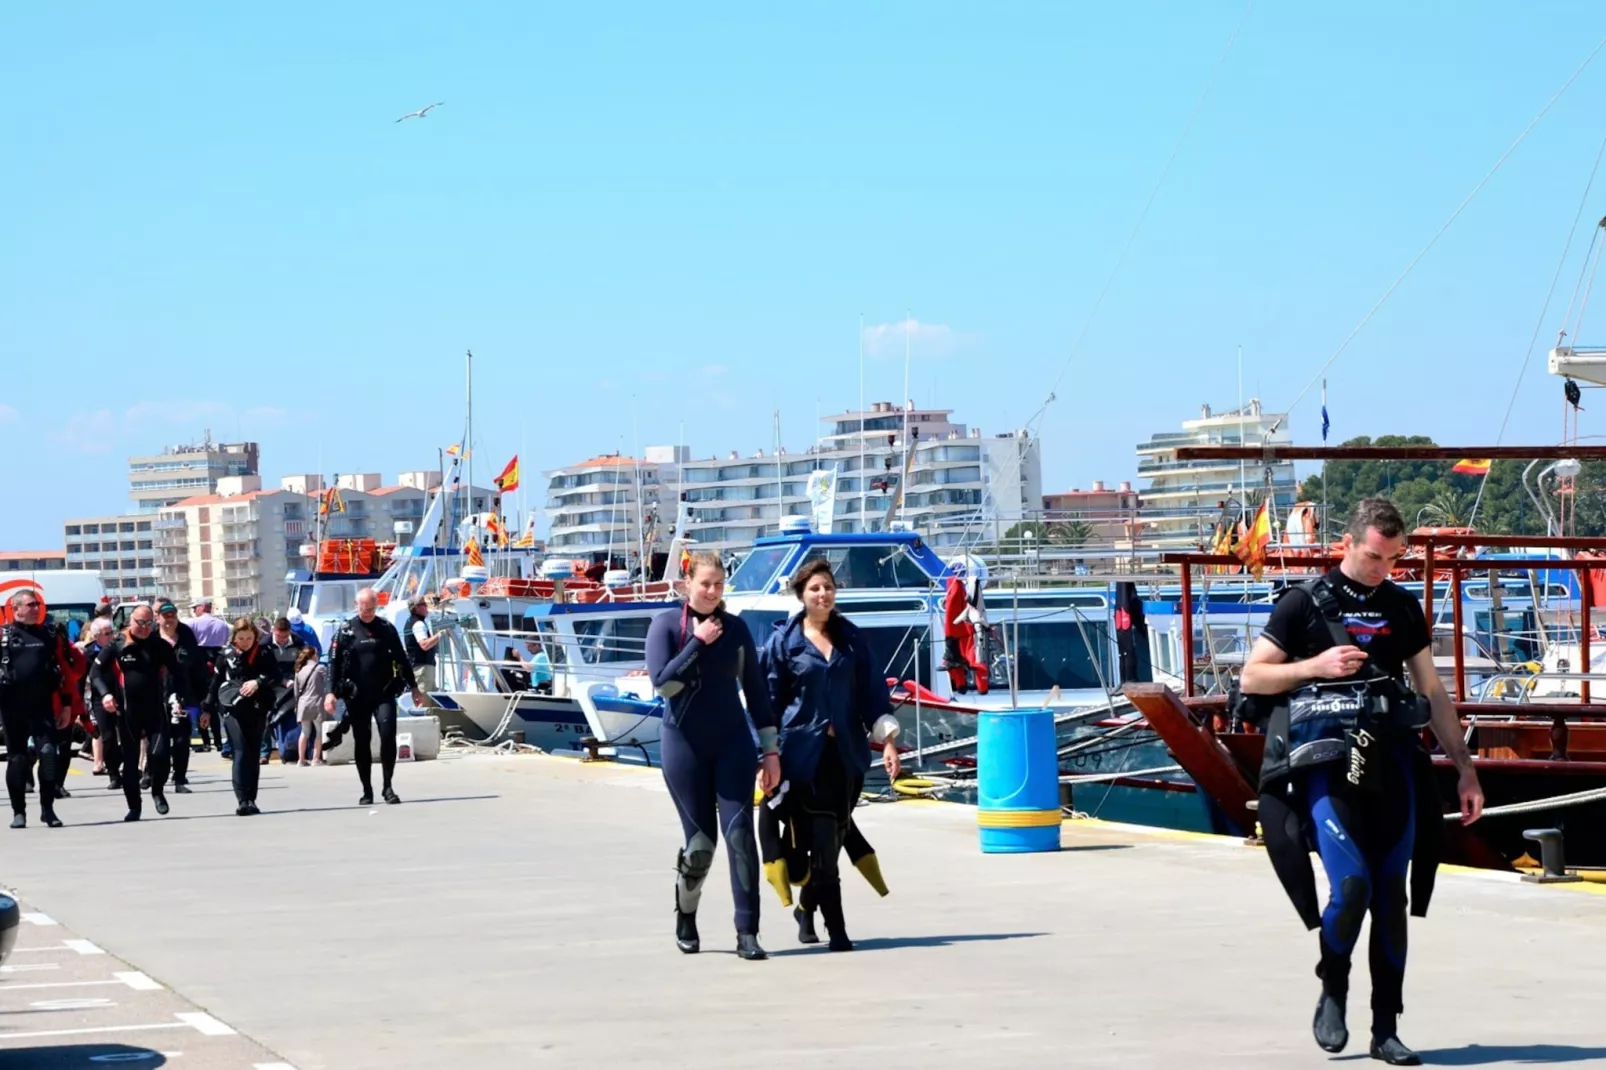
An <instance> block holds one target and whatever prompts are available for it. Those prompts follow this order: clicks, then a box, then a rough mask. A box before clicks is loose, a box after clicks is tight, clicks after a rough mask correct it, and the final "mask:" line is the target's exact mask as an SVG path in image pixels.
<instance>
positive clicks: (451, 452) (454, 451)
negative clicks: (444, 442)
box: [446, 442, 469, 458]
mask: <svg viewBox="0 0 1606 1070" xmlns="http://www.w3.org/2000/svg"><path fill="white" fill-rule="evenodd" d="M468 454H469V451H468V450H466V449H464V448H463V444H462V443H461V442H459V443H457V444H455V445H451V446H447V447H446V456H448V457H457V458H466V457H467V456H468Z"/></svg>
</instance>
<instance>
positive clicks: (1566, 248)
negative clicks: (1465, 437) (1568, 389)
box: [1467, 138, 1606, 527]
mask: <svg viewBox="0 0 1606 1070" xmlns="http://www.w3.org/2000/svg"><path fill="white" fill-rule="evenodd" d="M1603 156H1606V138H1602V139H1601V142H1600V148H1599V149H1598V150H1596V152H1595V164H1594V166H1593V167H1591V168H1590V169H1589V181H1588V182H1585V183H1584V192H1583V195H1582V196H1580V197H1579V198H1578V211H1576V212H1575V213H1573V221H1572V225H1571V226H1569V227H1568V228H1567V241H1566V242H1565V244H1563V245H1562V248H1561V258H1560V259H1558V260H1557V261H1556V271H1555V274H1553V275H1551V277H1550V289H1548V290H1546V291H1545V304H1544V307H1543V308H1541V309H1540V310H1539V318H1538V319H1537V320H1535V321H1534V329H1533V334H1532V335H1530V336H1529V338H1528V352H1527V353H1525V354H1524V355H1523V358H1522V367H1521V368H1519V369H1518V370H1517V382H1516V385H1514V386H1513V387H1512V388H1511V400H1510V401H1508V402H1506V414H1505V415H1504V416H1502V417H1501V418H1500V431H1499V432H1498V433H1497V434H1496V435H1495V437H1494V444H1495V445H1496V446H1499V445H1501V444H1502V443H1504V442H1505V438H1506V425H1508V424H1509V423H1511V414H1512V412H1513V411H1514V410H1515V409H1516V407H1517V392H1518V391H1519V390H1521V389H1522V380H1523V377H1524V376H1525V375H1527V374H1528V365H1529V364H1530V363H1532V362H1533V355H1534V347H1535V346H1536V345H1538V344H1539V332H1540V331H1542V330H1544V328H1545V319H1546V317H1547V316H1549V315H1550V302H1551V301H1552V300H1553V299H1554V298H1555V296H1556V284H1557V283H1559V282H1560V281H1561V272H1562V269H1563V268H1564V267H1565V266H1566V264H1567V254H1568V253H1570V252H1572V247H1573V237H1574V236H1575V235H1576V234H1577V233H1578V221H1579V220H1581V219H1582V218H1583V217H1584V207H1585V205H1587V204H1588V203H1589V191H1590V190H1591V189H1593V188H1594V186H1595V176H1596V174H1597V173H1598V172H1599V171H1600V161H1601V158H1602V157H1603ZM1599 237H1600V228H1599V227H1596V228H1595V230H1594V233H1593V234H1591V235H1590V239H1589V247H1590V252H1589V253H1585V254H1584V260H1585V262H1586V263H1587V262H1588V260H1589V256H1590V253H1593V251H1594V248H1595V243H1596V241H1597V240H1598V239H1599ZM1582 279H1583V275H1582V273H1580V275H1579V280H1580V282H1582ZM1577 301H1578V291H1577V289H1576V288H1575V289H1574V290H1573V300H1572V302H1570V303H1569V304H1568V306H1567V315H1566V316H1564V317H1562V322H1563V323H1565V322H1566V321H1567V319H1568V318H1570V317H1571V316H1572V305H1573V304H1576V303H1577ZM1493 471H1494V465H1490V466H1489V471H1488V472H1485V473H1483V478H1481V479H1480V480H1478V494H1477V497H1475V498H1473V500H1472V510H1471V512H1470V513H1469V514H1468V516H1467V526H1468V527H1472V526H1473V525H1474V524H1475V523H1476V522H1477V519H1478V506H1479V505H1481V504H1482V503H1483V494H1484V491H1485V490H1486V489H1487V488H1488V486H1489V474H1490V472H1493Z"/></svg>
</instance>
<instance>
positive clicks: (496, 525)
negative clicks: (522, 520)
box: [485, 513, 507, 550]
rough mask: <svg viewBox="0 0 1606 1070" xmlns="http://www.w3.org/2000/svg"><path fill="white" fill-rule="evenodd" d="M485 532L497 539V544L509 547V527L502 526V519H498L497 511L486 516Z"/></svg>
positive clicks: (505, 547) (504, 547)
mask: <svg viewBox="0 0 1606 1070" xmlns="http://www.w3.org/2000/svg"><path fill="white" fill-rule="evenodd" d="M485 532H486V534H488V535H490V536H492V537H494V538H495V539H496V545H498V546H500V547H502V548H503V549H504V550H505V549H507V529H506V528H504V527H503V526H502V521H500V520H498V519H497V517H496V514H495V513H492V514H491V515H490V516H488V517H486V518H485Z"/></svg>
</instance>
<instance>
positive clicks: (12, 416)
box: [0, 404, 22, 425]
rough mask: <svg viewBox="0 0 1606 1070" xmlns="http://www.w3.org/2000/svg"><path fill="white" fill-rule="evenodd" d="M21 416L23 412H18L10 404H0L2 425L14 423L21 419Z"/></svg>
mask: <svg viewBox="0 0 1606 1070" xmlns="http://www.w3.org/2000/svg"><path fill="white" fill-rule="evenodd" d="M21 417H22V413H20V412H18V411H17V410H16V409H14V408H12V407H11V406H10V405H4V404H0V425H4V424H14V423H16V422H17V421H18V420H19V419H21Z"/></svg>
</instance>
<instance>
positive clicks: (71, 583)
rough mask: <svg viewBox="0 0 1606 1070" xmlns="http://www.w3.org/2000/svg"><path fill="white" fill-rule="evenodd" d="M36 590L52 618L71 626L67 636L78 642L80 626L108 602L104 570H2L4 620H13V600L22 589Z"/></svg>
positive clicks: (1, 617)
mask: <svg viewBox="0 0 1606 1070" xmlns="http://www.w3.org/2000/svg"><path fill="white" fill-rule="evenodd" d="M23 590H32V591H34V592H36V593H37V594H38V595H39V598H40V600H41V601H43V602H44V604H45V612H46V614H48V615H49V617H50V619H51V620H53V621H56V622H57V623H60V624H63V625H65V626H66V627H67V637H68V638H69V639H71V640H74V641H76V640H77V638H78V632H79V629H81V628H82V627H83V626H84V622H85V621H87V620H89V618H90V617H92V616H94V614H95V607H96V606H98V605H100V604H101V603H102V602H104V601H106V589H105V587H104V585H102V583H101V581H100V573H99V572H93V571H82V572H80V571H67V570H64V569H50V570H48V571H32V572H0V623H6V622H9V621H10V620H11V599H12V596H14V595H15V594H16V593H17V592H18V591H23Z"/></svg>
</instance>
